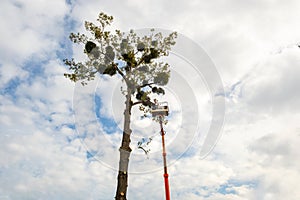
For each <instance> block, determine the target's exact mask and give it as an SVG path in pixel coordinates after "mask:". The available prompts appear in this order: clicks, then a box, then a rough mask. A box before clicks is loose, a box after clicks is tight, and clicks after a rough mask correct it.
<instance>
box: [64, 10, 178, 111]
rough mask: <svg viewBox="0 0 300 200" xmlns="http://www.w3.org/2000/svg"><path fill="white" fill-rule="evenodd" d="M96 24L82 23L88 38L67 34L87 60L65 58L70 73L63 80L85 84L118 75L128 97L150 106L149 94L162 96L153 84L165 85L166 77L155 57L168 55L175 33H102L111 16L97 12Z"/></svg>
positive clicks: (166, 70)
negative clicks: (133, 97) (140, 34)
mask: <svg viewBox="0 0 300 200" xmlns="http://www.w3.org/2000/svg"><path fill="white" fill-rule="evenodd" d="M97 21H98V23H99V24H94V23H92V22H85V29H86V30H87V31H88V32H89V33H90V34H89V35H90V36H87V35H86V34H80V33H76V34H75V33H71V34H70V39H71V41H72V42H74V43H76V44H80V45H83V46H84V51H83V53H85V54H86V55H87V59H86V60H85V61H84V62H76V61H75V60H74V59H73V58H72V59H71V60H69V59H65V60H64V63H65V64H66V65H67V66H68V67H69V70H70V73H65V77H66V78H68V79H70V80H71V81H74V82H77V81H81V83H82V84H83V85H85V84H87V82H88V81H90V80H93V79H94V78H95V75H96V74H100V75H109V76H115V75H120V76H121V77H122V79H123V80H124V82H125V83H126V86H127V88H128V89H130V92H131V95H134V96H135V97H136V99H137V100H138V101H140V103H141V104H142V105H144V106H148V107H149V106H151V105H152V104H153V103H152V102H151V99H150V94H151V93H155V94H164V93H165V92H164V90H163V89H162V88H160V87H159V88H158V87H156V86H155V85H157V86H164V85H166V84H167V83H168V81H169V77H170V70H169V65H168V64H167V63H165V62H159V60H158V58H160V57H163V56H168V55H169V51H170V50H171V46H173V45H175V39H176V37H177V33H176V32H173V33H171V34H169V35H167V36H163V34H162V33H155V30H154V29H152V30H151V33H150V35H148V36H142V37H141V36H138V35H137V34H136V33H135V32H134V31H133V30H130V32H129V33H127V34H125V33H124V32H121V31H120V30H115V31H108V30H106V28H107V27H108V26H110V25H111V23H112V21H113V17H112V16H109V15H107V14H104V13H100V14H99V16H98V19H97Z"/></svg>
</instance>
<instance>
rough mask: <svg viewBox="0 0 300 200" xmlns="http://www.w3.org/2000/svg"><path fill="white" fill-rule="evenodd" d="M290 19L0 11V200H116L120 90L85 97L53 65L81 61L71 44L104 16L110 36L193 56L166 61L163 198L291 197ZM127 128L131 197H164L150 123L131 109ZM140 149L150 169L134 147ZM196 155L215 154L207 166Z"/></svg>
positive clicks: (124, 5)
mask: <svg viewBox="0 0 300 200" xmlns="http://www.w3.org/2000/svg"><path fill="white" fill-rule="evenodd" d="M299 10H300V2H299V1H298V0H287V1H279V0H260V1H258V0H244V1H238V0H226V1H225V0H214V1H204V0H200V1H199V0H198V1H196V0H190V1H178V0H173V1H166V0H152V1H150V0H143V1H141V0H124V1H104V0H90V1H83V0H66V1H63V0H52V1H46V0H31V1H25V0H1V6H0V25H1V29H0V35H1V38H0V40H1V42H0V88H1V90H0V100H1V101H0V112H1V115H0V136H1V137H0V157H1V160H0V200H2V199H3V200H21V199H22V200H24V199H28V200H29V199H30V200H31V199H45V200H48V199H49V200H50V199H64V200H68V199H72V200H73V199H78V200H81V199H90V200H96V199H97V200H100V199H101V200H102V199H103V200H107V199H113V198H114V195H115V189H116V174H117V172H116V169H117V163H118V147H119V143H120V138H121V128H122V109H123V100H124V99H122V95H121V94H120V89H119V88H120V84H121V82H120V80H119V79H118V78H113V79H108V78H107V77H104V78H103V77H99V78H97V79H96V80H95V81H94V82H91V83H90V84H89V85H88V86H85V87H84V88H82V87H81V86H80V85H75V84H74V83H71V82H70V81H69V80H67V79H65V78H64V77H63V73H65V72H66V71H67V68H66V67H65V66H64V65H63V63H62V60H63V59H64V58H71V57H75V58H77V59H78V60H80V59H85V57H84V54H83V53H82V47H81V46H76V45H75V46H73V45H72V44H71V42H70V41H69V39H68V35H69V34H70V32H78V31H79V32H83V31H84V28H83V23H84V21H85V20H88V21H95V20H96V18H97V16H98V14H99V12H101V11H103V12H106V13H107V14H110V15H113V16H114V23H113V25H112V28H111V29H112V30H114V29H121V30H122V31H128V30H130V29H136V30H137V29H145V28H146V29H147V28H157V29H165V30H171V31H177V32H178V33H180V35H181V36H182V37H181V39H180V41H178V44H188V42H189V41H193V44H197V45H198V46H197V47H195V48H191V50H189V49H188V48H184V46H180V45H179V46H177V47H176V48H175V49H177V51H176V52H174V53H173V54H171V56H170V60H169V62H170V64H171V66H172V67H173V68H172V75H173V76H172V77H173V78H171V80H170V84H169V86H168V89H167V95H166V97H165V99H167V100H168V101H169V104H170V108H172V111H171V113H172V115H171V117H170V119H169V123H168V124H167V126H166V131H167V149H168V153H169V154H168V159H169V164H170V166H169V173H170V185H171V196H172V199H178V200H194V199H195V200H196V199H197V200H198V199H200V200H224V199H230V200H248V199H249V200H257V199H262V200H269V199H272V200H281V199H287V200H298V199H300V186H299V185H300V181H299V180H300V172H299V171H300V161H299V159H298V158H299V156H300V153H299V150H297V149H298V148H297V147H298V145H299V144H300V125H299V121H300V113H299V111H300V103H299V102H300V92H299V86H300V79H299V77H300V49H299V47H298V45H300V15H299ZM187 47H189V46H187ZM183 49H184V50H183ZM192 50H193V51H192ZM199 59H200V60H199ZM201 59H202V60H201ZM192 65H193V66H194V67H196V68H198V69H199V71H198V74H197V73H194V71H193V69H194V68H193V67H192ZM207 68H209V69H213V70H212V71H213V72H214V73H207V72H208V71H209V72H211V71H210V70H208V69H207ZM207 70H208V71H207ZM189 74H195V75H194V76H191V75H189ZM218 81H220V82H222V85H223V86H222V87H221V86H220V85H218V88H215V87H213V86H212V85H213V83H216V82H218ZM218 83H219V82H218ZM162 100H163V98H162ZM222 103H225V115H222V106H219V105H222ZM195 107H196V108H197V109H195ZM214 113H221V116H219V115H217V116H215V115H214ZM223 119H224V123H223ZM218 120H219V122H222V123H223V126H222V130H221V131H219V132H217V134H216V133H213V134H216V137H213V139H211V140H210V141H208V142H205V141H206V140H205V139H206V138H209V137H210V132H209V130H210V128H211V127H214V126H215V123H214V122H215V121H218ZM132 129H133V142H132V148H133V150H134V151H133V153H132V157H131V163H130V172H131V173H130V174H129V188H128V199H150V200H152V199H164V188H163V176H162V173H163V171H162V162H161V152H160V136H159V133H157V129H158V125H157V124H153V123H152V122H151V120H149V119H143V120H141V119H140V118H139V113H138V112H137V111H133V122H132ZM145 130H147V132H146V131H145ZM216 130H218V129H216ZM149 137H151V138H152V139H153V140H152V142H151V144H150V146H148V147H149V148H150V149H151V153H150V154H149V156H148V157H147V156H146V155H144V153H143V152H142V151H141V150H139V149H138V148H137V142H138V141H140V140H142V139H143V138H144V139H146V140H147V139H149ZM205 145H208V148H211V147H212V146H214V145H215V148H214V149H213V151H211V152H210V153H209V154H208V155H206V156H204V155H203V154H201V151H202V150H203V149H204V147H205Z"/></svg>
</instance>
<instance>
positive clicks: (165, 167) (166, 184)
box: [159, 117, 170, 200]
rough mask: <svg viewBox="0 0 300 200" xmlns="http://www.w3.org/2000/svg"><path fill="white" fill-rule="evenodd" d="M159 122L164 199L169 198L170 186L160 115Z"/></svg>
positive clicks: (168, 199)
mask: <svg viewBox="0 0 300 200" xmlns="http://www.w3.org/2000/svg"><path fill="white" fill-rule="evenodd" d="M159 124H160V131H161V138H162V149H163V153H162V155H163V161H164V180H165V192H166V200H170V188H169V179H168V177H169V175H168V170H167V158H166V156H167V153H166V147H165V132H164V129H163V125H162V117H160V120H159Z"/></svg>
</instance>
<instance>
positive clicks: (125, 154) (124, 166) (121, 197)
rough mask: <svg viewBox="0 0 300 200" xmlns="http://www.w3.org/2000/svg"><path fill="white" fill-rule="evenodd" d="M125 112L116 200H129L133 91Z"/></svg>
mask: <svg viewBox="0 0 300 200" xmlns="http://www.w3.org/2000/svg"><path fill="white" fill-rule="evenodd" d="M125 105H126V108H125V111H124V129H123V137H122V144H121V147H120V149H119V151H120V161H119V173H118V178H117V180H118V184H117V191H116V197H115V199H116V200H127V198H126V195H127V186H128V163H129V156H130V153H131V148H130V146H129V145H130V134H131V129H130V117H131V107H132V102H131V90H130V89H127V95H126V101H125Z"/></svg>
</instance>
